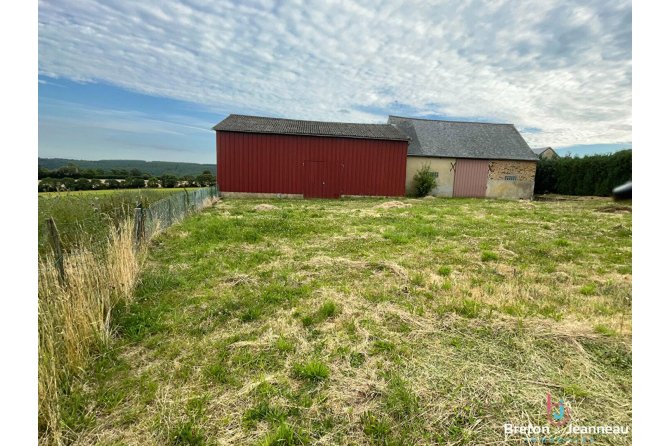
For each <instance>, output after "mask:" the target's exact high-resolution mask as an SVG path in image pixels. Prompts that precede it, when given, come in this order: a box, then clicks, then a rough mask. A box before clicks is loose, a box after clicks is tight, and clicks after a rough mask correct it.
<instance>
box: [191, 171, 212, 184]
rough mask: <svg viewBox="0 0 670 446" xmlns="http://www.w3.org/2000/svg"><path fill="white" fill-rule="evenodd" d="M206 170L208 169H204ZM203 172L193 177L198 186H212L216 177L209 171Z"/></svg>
mask: <svg viewBox="0 0 670 446" xmlns="http://www.w3.org/2000/svg"><path fill="white" fill-rule="evenodd" d="M205 172H208V171H205ZM205 172H203V173H202V174H201V175H198V176H197V177H195V182H196V183H198V186H200V187H207V186H213V185H214V184H216V177H215V176H214V175H212V174H211V173H205Z"/></svg>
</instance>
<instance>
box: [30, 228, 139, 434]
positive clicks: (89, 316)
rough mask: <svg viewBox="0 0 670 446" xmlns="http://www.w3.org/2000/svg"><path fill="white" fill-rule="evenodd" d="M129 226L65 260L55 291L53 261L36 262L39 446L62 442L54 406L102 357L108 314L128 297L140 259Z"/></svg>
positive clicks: (47, 258)
mask: <svg viewBox="0 0 670 446" xmlns="http://www.w3.org/2000/svg"><path fill="white" fill-rule="evenodd" d="M131 223H132V222H131V221H127V222H125V223H123V224H122V225H121V226H120V228H119V230H118V232H117V231H116V230H115V229H113V228H110V231H111V234H110V236H109V239H108V240H107V241H106V242H105V244H104V245H103V246H98V247H97V248H96V249H95V250H94V251H84V252H80V253H77V254H71V255H68V256H67V257H66V261H65V273H66V278H67V281H66V282H65V283H64V284H63V285H61V284H60V283H59V281H58V272H57V268H49V266H50V265H53V263H54V261H55V259H54V258H53V255H49V254H47V255H46V256H44V257H43V258H42V259H41V260H40V265H39V266H40V268H39V271H40V275H39V279H38V327H39V328H38V330H39V347H38V353H39V359H38V408H39V415H38V426H39V434H40V437H41V440H42V441H43V442H46V443H50V444H61V443H63V442H64V441H65V439H64V438H63V437H62V433H61V416H60V407H59V401H60V400H61V398H62V396H64V395H65V394H67V392H68V390H69V388H70V385H71V383H72V381H73V379H74V377H76V376H77V373H78V371H79V370H81V369H82V368H84V367H86V365H87V364H88V363H89V361H90V359H91V358H92V357H93V356H94V355H95V354H96V353H98V352H102V351H104V349H105V347H106V346H107V345H108V342H109V340H110V336H111V330H110V323H111V321H110V316H111V313H112V309H113V308H114V307H115V306H116V305H119V304H121V303H123V302H125V301H127V300H129V299H130V298H131V297H132V292H133V288H134V286H135V282H136V278H137V274H138V271H139V264H140V260H141V256H142V253H141V252H135V251H134V250H133V239H132V225H131Z"/></svg>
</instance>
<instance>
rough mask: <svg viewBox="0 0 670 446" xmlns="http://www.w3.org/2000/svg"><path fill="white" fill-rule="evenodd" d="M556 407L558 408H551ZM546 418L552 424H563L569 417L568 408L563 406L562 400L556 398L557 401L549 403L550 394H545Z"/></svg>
mask: <svg viewBox="0 0 670 446" xmlns="http://www.w3.org/2000/svg"><path fill="white" fill-rule="evenodd" d="M555 407H558V410H556V411H555V410H553V409H554V408H555ZM547 418H548V419H549V422H550V423H551V424H553V425H554V426H563V425H564V424H565V423H567V422H568V420H569V419H570V410H569V409H568V408H567V407H565V404H564V403H563V400H558V403H554V404H552V403H551V395H550V394H547Z"/></svg>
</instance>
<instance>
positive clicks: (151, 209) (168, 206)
mask: <svg viewBox="0 0 670 446" xmlns="http://www.w3.org/2000/svg"><path fill="white" fill-rule="evenodd" d="M218 196H219V186H210V187H203V188H201V189H198V190H192V191H185V192H183V193H181V194H175V195H171V196H169V197H167V198H163V199H162V200H158V201H156V202H154V203H151V204H150V205H149V206H147V207H146V208H145V209H142V214H143V218H144V237H145V238H146V239H150V238H152V237H153V236H154V235H156V234H158V233H160V232H162V231H164V230H165V229H167V228H169V227H170V226H172V225H174V224H176V223H179V222H180V221H182V220H183V219H184V218H186V217H187V216H189V215H191V214H194V213H196V212H198V211H200V210H201V209H202V208H204V207H206V206H209V205H210V204H211V203H212V200H214V198H216V197H218Z"/></svg>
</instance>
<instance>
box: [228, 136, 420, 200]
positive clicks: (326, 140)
mask: <svg viewBox="0 0 670 446" xmlns="http://www.w3.org/2000/svg"><path fill="white" fill-rule="evenodd" d="M216 147H217V182H218V184H219V188H220V190H221V191H222V192H243V193H249V192H252V193H272V194H303V193H304V184H305V182H304V168H303V162H305V161H326V162H337V163H340V164H342V165H344V167H343V170H342V174H341V178H340V180H341V181H340V194H341V195H378V196H403V195H404V194H405V168H406V163H407V142H406V141H392V140H376V139H356V138H330V137H318V136H296V135H274V134H258V133H237V132H224V131H217V132H216Z"/></svg>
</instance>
